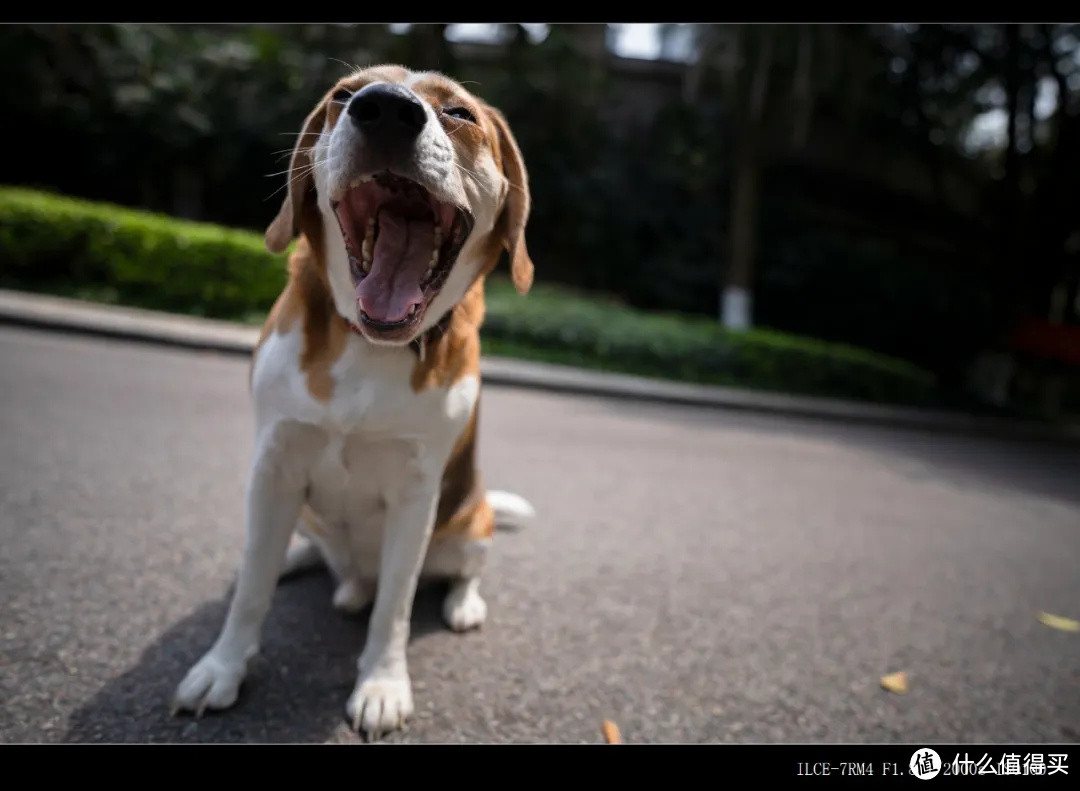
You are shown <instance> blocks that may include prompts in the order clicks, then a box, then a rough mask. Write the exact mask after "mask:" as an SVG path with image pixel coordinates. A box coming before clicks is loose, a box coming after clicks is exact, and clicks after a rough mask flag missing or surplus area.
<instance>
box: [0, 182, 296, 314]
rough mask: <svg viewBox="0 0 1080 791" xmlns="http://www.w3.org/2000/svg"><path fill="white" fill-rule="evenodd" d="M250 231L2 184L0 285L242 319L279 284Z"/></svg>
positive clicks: (275, 262)
mask: <svg viewBox="0 0 1080 791" xmlns="http://www.w3.org/2000/svg"><path fill="white" fill-rule="evenodd" d="M285 279H286V269H285V258H284V256H275V255H272V254H271V253H269V252H268V251H267V250H266V248H265V247H264V246H263V240H262V238H261V237H260V236H258V235H257V234H253V233H249V232H247V231H237V230H231V229H228V228H222V227H221V226H217V225H210V224H206V223H194V222H186V221H182V220H177V219H174V218H171V217H167V216H164V215H158V214H149V213H147V212H140V211H135V210H132V209H126V208H122V207H119V206H113V205H110V204H105V203H92V202H88V201H82V200H76V199H72V198H67V197H61V196H56V195H50V194H47V193H41V192H34V191H30V190H23V189H7V188H4V189H0V282H3V283H4V284H5V285H7V286H10V287H26V288H34V289H38V290H49V291H58V292H64V293H80V292H82V293H86V294H90V295H100V296H103V297H105V298H107V299H110V301H116V302H121V303H124V304H128V305H134V306H138V307H145V308H153V309H158V310H168V311H176V312H182V313H189V314H196V315H202V316H211V317H216V318H229V319H231V318H247V317H248V316H250V314H252V313H257V312H261V311H266V310H267V309H268V308H269V306H270V305H271V304H273V301H274V298H275V297H276V296H277V294H278V293H279V292H280V291H281V289H282V287H283V286H284V284H285Z"/></svg>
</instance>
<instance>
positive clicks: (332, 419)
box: [252, 331, 480, 549]
mask: <svg viewBox="0 0 1080 791" xmlns="http://www.w3.org/2000/svg"><path fill="white" fill-rule="evenodd" d="M301 346H302V338H301V337H300V333H299V332H298V331H296V332H292V333H286V334H282V335H278V334H274V335H271V336H270V337H269V338H268V339H267V340H266V342H265V343H264V345H263V347H262V348H261V349H260V350H259V354H258V357H257V359H256V362H255V368H254V371H253V374H252V390H253V398H254V401H255V412H256V421H257V424H258V425H257V427H256V428H257V432H259V433H261V432H262V431H265V430H266V429H267V428H270V427H272V425H273V424H274V423H278V422H283V421H284V422H293V421H295V422H300V423H307V424H311V425H316V426H319V427H320V428H321V429H323V433H324V436H325V445H324V447H323V448H322V451H321V452H320V453H319V454H318V455H317V457H316V461H315V463H314V465H313V466H312V467H311V469H310V470H308V471H307V475H308V480H309V482H310V488H309V492H308V503H309V505H310V506H311V507H312V509H313V510H315V512H316V513H317V514H318V515H319V516H320V517H321V518H322V520H323V521H324V522H326V523H327V526H331V525H333V526H334V527H336V528H339V529H340V528H341V527H347V528H348V529H349V532H350V533H352V534H353V535H354V536H355V537H356V539H357V540H360V541H364V540H365V539H364V536H365V535H367V534H368V533H369V531H368V529H367V528H368V527H369V526H371V525H376V526H377V525H378V524H379V523H380V520H379V516H380V514H381V513H382V512H383V511H384V510H385V508H386V505H387V503H388V502H393V501H394V500H395V499H396V498H398V497H400V496H402V492H403V491H405V490H407V489H408V487H409V485H410V483H411V482H412V481H413V480H415V479H416V477H417V476H418V475H438V474H440V473H441V470H442V467H443V465H444V464H445V461H446V458H447V456H448V455H449V453H450V450H451V449H452V448H453V446H454V443H455V442H456V440H457V438H458V437H459V436H460V434H461V431H462V430H463V429H464V427H465V425H466V423H467V422H468V420H469V417H470V415H471V414H472V411H473V408H474V406H475V403H476V399H477V396H478V393H479V387H480V383H479V379H478V378H477V377H475V376H466V377H463V378H462V379H459V380H458V381H456V382H454V383H453V384H452V385H450V386H449V387H431V388H427V389H424V390H421V391H419V392H417V391H414V390H413V388H412V387H411V384H410V377H411V373H412V367H413V365H414V363H415V357H413V356H412V352H410V351H408V350H404V349H377V348H372V347H371V346H370V345H368V344H366V343H364V342H362V341H359V340H357V339H350V340H349V344H348V346H347V347H346V349H345V350H344V352H343V353H342V355H341V357H340V358H339V359H338V360H337V361H336V362H335V363H334V364H333V366H332V367H331V376H332V379H333V390H332V393H331V395H330V398H329V399H328V400H326V401H321V400H319V399H316V398H315V397H313V396H312V394H311V392H310V390H309V389H308V378H307V374H306V372H304V371H303V370H301V367H300V364H299V360H300V352H301ZM375 532H377V531H375ZM372 540H374V537H372ZM373 549H377V545H376V546H373Z"/></svg>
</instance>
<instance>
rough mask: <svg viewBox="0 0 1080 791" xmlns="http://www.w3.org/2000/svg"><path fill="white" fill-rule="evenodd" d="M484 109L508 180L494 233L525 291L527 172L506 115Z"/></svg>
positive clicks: (528, 274) (529, 278)
mask: <svg viewBox="0 0 1080 791" xmlns="http://www.w3.org/2000/svg"><path fill="white" fill-rule="evenodd" d="M485 109H486V110H487V114H488V117H489V118H490V119H491V123H492V124H493V125H494V126H495V131H496V134H497V138H498V143H499V158H500V160H501V162H502V172H503V175H504V176H505V177H506V180H507V182H508V186H507V192H506V198H505V199H504V202H503V208H502V213H501V214H500V215H499V218H498V219H497V220H496V221H495V233H496V234H499V235H500V236H501V237H502V242H503V246H504V247H505V248H506V251H507V252H508V253H509V254H510V278H511V279H512V280H513V281H514V287H515V288H516V289H517V290H518V293H519V294H525V293H527V292H528V291H529V289H530V288H531V287H532V282H533V262H532V259H531V258H529V251H528V249H527V248H526V246H525V224H526V222H528V219H529V208H530V205H531V200H532V198H531V196H530V193H529V174H528V172H527V171H526V170H525V160H524V159H523V158H522V156H521V149H519V148H518V144H517V140H515V139H514V135H513V133H512V132H511V131H510V124H508V123H507V122H506V118H505V117H504V116H503V114H502V113H501V112H499V111H498V110H496V109H495V108H494V107H491V106H490V105H487V106H486V107H485Z"/></svg>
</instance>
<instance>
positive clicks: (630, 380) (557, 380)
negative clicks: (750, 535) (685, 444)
mask: <svg viewBox="0 0 1080 791" xmlns="http://www.w3.org/2000/svg"><path fill="white" fill-rule="evenodd" d="M0 323H8V324H19V325H23V326H32V327H39V328H45V329H52V330H64V331H68V332H77V333H83V334H90V335H97V336H103V337H111V338H121V339H125V340H133V341H142V342H149V343H156V344H161V345H169V346H179V347H184V348H191V349H203V350H212V351H218V352H224V353H232V354H242V355H247V354H250V353H251V349H252V348H253V346H254V344H255V341H256V339H257V338H258V335H259V330H258V329H257V328H253V327H246V326H243V325H239V324H234V323H232V322H226V321H217V320H211V319H200V318H194V317H189V316H177V315H173V314H170V313H160V312H156V311H149V310H141V309H135V308H126V307H116V306H111V305H99V304H95V303H89V302H82V301H79V300H72V299H63V298H59V297H51V296H41V295H38V294H28V293H25V292H19V291H8V290H2V289H0ZM481 373H482V375H483V377H484V381H485V382H487V383H491V384H497V385H503V386H511V387H525V388H530V389H540V390H549V391H555V392H565V393H578V394H582V395H598V396H607V397H616V398H628V399H632V400H637V401H654V402H661V403H671V404H684V405H692V406H705V407H714V408H721V409H740V410H748V411H753V412H765V413H776V414H783V415H793V416H799V417H813V418H821V419H832V420H842V421H846V422H860V423H875V424H881V425H893V426H904V427H910V428H920V429H926V430H933V431H949V432H960V433H975V434H986V433H990V434H993V435H996V436H1001V437H1016V438H1029V439H1066V440H1076V439H1080V426H1078V425H1075V424H1074V425H1065V426H1062V425H1050V424H1045V423H1040V422H1035V421H1022V420H1010V419H1004V418H991V417H982V416H974V415H965V414H960V413H953V412H945V411H936V410H924V409H911V408H906V407H893V406H883V405H877V404H865V403H858V402H851V401H843V400H839V399H831V398H816V397H810V396H797V395H788V394H784V393H770V392H763V391H755V390H743V389H738V388H731V387H716V386H712V385H699V384H691V383H685V382H668V381H663V380H657V379H649V378H646V377H640V376H630V375H627V374H614V373H602V372H597V371H589V370H583V369H578V368H572V367H569V366H562V365H551V364H548V363H537V362H529V361H524V360H512V359H507V358H497V357H485V358H484V359H483V360H482V361H481Z"/></svg>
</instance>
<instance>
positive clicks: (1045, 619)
mask: <svg viewBox="0 0 1080 791" xmlns="http://www.w3.org/2000/svg"><path fill="white" fill-rule="evenodd" d="M1038 617H1039V622H1040V623H1041V624H1043V625H1044V626H1049V627H1050V628H1051V629H1060V630H1061V631H1063V632H1080V621H1074V620H1073V619H1072V618H1062V617H1061V616H1060V615H1051V614H1050V613H1048V612H1041V613H1039V616H1038Z"/></svg>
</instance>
